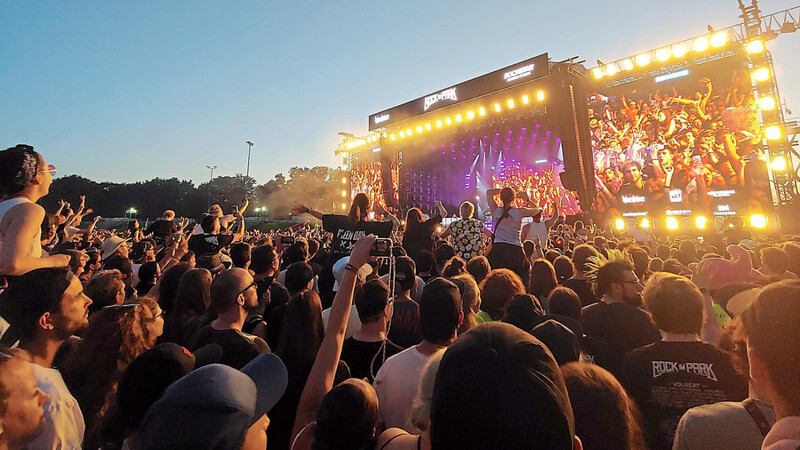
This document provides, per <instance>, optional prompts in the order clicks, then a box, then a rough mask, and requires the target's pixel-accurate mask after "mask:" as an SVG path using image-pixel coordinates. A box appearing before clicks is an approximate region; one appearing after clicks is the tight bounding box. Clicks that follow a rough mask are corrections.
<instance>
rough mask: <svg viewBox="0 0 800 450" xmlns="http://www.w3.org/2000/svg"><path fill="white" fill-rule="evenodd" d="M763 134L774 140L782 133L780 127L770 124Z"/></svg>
mask: <svg viewBox="0 0 800 450" xmlns="http://www.w3.org/2000/svg"><path fill="white" fill-rule="evenodd" d="M764 135H765V136H766V137H767V139H769V140H770V141H774V140H777V139H780V138H781V136H782V135H783V134H782V133H781V129H780V127H778V126H777V125H770V126H768V127H767V128H766V129H765V130H764Z"/></svg>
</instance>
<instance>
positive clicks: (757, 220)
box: [750, 214, 767, 228]
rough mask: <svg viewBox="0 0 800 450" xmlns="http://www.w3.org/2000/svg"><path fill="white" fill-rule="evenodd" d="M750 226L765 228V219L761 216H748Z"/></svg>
mask: <svg viewBox="0 0 800 450" xmlns="http://www.w3.org/2000/svg"><path fill="white" fill-rule="evenodd" d="M750 226H751V227H753V228H767V218H766V217H764V215H762V214H753V215H752V216H750Z"/></svg>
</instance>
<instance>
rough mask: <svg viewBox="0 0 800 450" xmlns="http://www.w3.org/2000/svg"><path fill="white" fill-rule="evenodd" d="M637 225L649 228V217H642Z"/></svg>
mask: <svg viewBox="0 0 800 450" xmlns="http://www.w3.org/2000/svg"><path fill="white" fill-rule="evenodd" d="M639 225H640V226H641V227H642V228H650V219H648V218H647V217H644V218H642V221H641V223H640V224H639Z"/></svg>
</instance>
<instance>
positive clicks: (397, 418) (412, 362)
mask: <svg viewBox="0 0 800 450" xmlns="http://www.w3.org/2000/svg"><path fill="white" fill-rule="evenodd" d="M429 359H430V356H426V355H423V354H422V353H420V352H419V350H417V347H416V346H414V347H410V348H407V349H405V350H403V351H402V352H400V353H398V354H396V355H394V356H392V357H391V358H389V359H387V360H386V362H384V363H383V366H381V368H380V370H379V371H378V374H377V375H375V381H374V382H373V386H374V387H375V392H377V394H378V404H379V405H380V409H379V410H378V422H383V423H384V424H385V425H386V428H391V427H398V428H402V429H404V430H406V431H409V432H414V431H415V427H414V426H412V425H411V424H410V423H409V416H410V414H411V404H412V403H413V401H414V398H416V396H417V394H418V393H419V384H420V380H421V379H422V369H424V368H425V364H427V362H428V360H429Z"/></svg>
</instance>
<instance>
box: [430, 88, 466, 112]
mask: <svg viewBox="0 0 800 450" xmlns="http://www.w3.org/2000/svg"><path fill="white" fill-rule="evenodd" d="M440 100H453V101H458V97H456V88H450V89H445V90H443V91H442V92H439V93H438V94H433V95H429V96H427V97H425V108H424V109H425V111H427V110H428V108H430V107H431V106H432V105H434V104H435V103H438V102H439V101H440Z"/></svg>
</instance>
